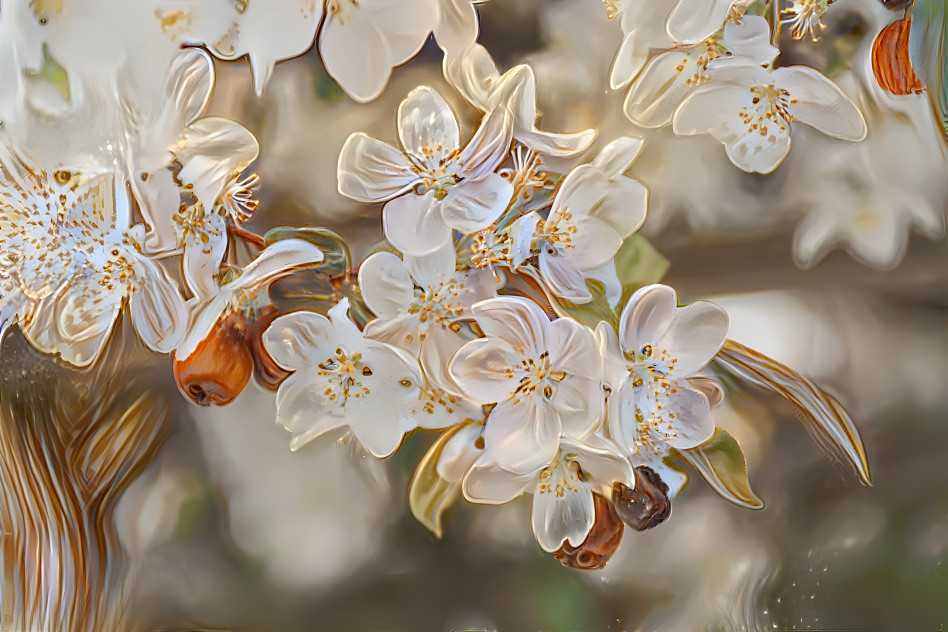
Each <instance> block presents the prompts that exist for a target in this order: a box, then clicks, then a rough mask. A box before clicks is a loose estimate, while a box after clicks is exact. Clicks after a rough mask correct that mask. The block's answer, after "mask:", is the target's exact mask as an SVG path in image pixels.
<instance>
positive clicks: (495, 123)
mask: <svg viewBox="0 0 948 632" xmlns="http://www.w3.org/2000/svg"><path fill="white" fill-rule="evenodd" d="M513 123H514V119H513V115H512V114H511V113H510V110H508V109H507V108H505V107H503V106H501V107H497V108H494V109H493V110H491V112H490V113H489V114H487V116H485V117H484V120H483V121H481V126H480V127H479V128H478V129H477V132H476V133H475V134H474V137H473V138H471V140H470V142H469V143H468V144H467V146H465V147H464V151H462V152H461V155H460V156H459V158H458V162H459V163H460V164H461V170H460V171H459V172H458V173H459V175H461V176H463V177H465V178H470V179H472V180H478V179H481V178H484V177H486V176H488V175H492V174H493V173H494V171H495V170H496V169H497V167H498V166H499V165H500V163H501V162H503V160H504V158H506V157H507V152H508V151H509V149H510V141H511V139H512V138H513Z"/></svg>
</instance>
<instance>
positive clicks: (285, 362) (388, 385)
mask: <svg viewBox="0 0 948 632" xmlns="http://www.w3.org/2000/svg"><path fill="white" fill-rule="evenodd" d="M348 309H349V302H348V300H345V299H344V300H343V301H341V302H340V303H338V304H337V305H336V306H335V307H333V308H332V309H331V310H330V311H329V318H326V317H325V316H322V315H320V314H315V313H313V312H305V311H304V312H294V313H292V314H287V315H286V316H280V317H279V318H277V319H275V320H274V321H273V323H272V324H271V325H270V327H269V328H268V329H267V331H266V332H264V337H263V341H264V345H265V346H266V349H267V351H268V352H269V353H270V355H271V356H273V359H274V360H276V362H277V363H278V364H280V365H281V366H282V367H283V368H285V369H287V370H290V371H293V372H294V373H293V375H291V376H290V377H289V378H287V379H286V381H284V382H283V384H281V385H280V389H279V391H278V392H277V422H278V423H280V424H282V425H283V427H285V428H286V429H287V430H289V431H290V432H291V433H293V438H292V439H291V441H290V448H291V449H293V450H297V449H299V448H300V447H302V446H303V445H305V444H307V443H309V442H310V441H312V440H313V439H315V438H317V437H319V436H320V435H322V434H324V433H326V432H329V431H330V430H334V429H336V428H341V427H348V429H349V430H350V431H351V432H352V434H353V435H354V436H355V438H356V439H358V440H359V442H360V443H362V445H364V446H365V448H366V449H367V450H368V451H369V452H371V453H372V454H373V455H374V456H376V457H387V456H389V455H391V454H392V453H393V452H395V450H396V449H398V446H399V444H401V441H402V437H404V435H405V433H406V432H409V431H411V430H413V429H414V428H417V427H418V426H419V425H421V423H424V424H425V427H430V428H443V427H446V426H449V425H453V424H455V423H458V422H459V421H461V420H462V419H463V417H462V418H460V419H459V416H460V415H463V414H466V413H467V412H468V411H467V410H466V409H465V410H463V411H460V410H456V409H455V407H454V405H453V402H451V401H450V400H449V399H445V398H432V397H431V395H430V393H429V392H428V391H426V390H425V388H424V382H423V378H422V376H421V373H420V372H419V370H418V366H417V364H416V363H414V362H413V361H411V359H410V358H408V357H407V356H405V355H404V354H401V353H399V352H398V351H397V350H395V349H394V348H392V347H390V346H388V345H386V344H383V343H381V342H376V341H374V340H369V339H368V338H365V337H364V336H363V335H362V332H360V331H359V330H358V328H357V327H356V326H355V324H354V323H352V322H351V321H350V320H349V319H348V317H347V316H346V312H347V311H348Z"/></svg>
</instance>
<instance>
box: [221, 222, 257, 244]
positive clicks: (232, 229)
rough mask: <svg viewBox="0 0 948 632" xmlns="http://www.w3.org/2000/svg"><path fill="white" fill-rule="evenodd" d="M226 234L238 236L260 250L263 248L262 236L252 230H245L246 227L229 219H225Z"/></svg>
mask: <svg viewBox="0 0 948 632" xmlns="http://www.w3.org/2000/svg"><path fill="white" fill-rule="evenodd" d="M227 234H228V235H233V236H234V237H240V238H241V239H243V240H244V241H245V242H247V243H250V244H253V245H254V246H256V247H257V248H259V249H260V250H263V247H264V245H265V244H264V241H263V237H261V236H260V235H258V234H257V233H255V232H253V231H249V230H247V229H246V228H241V227H240V226H238V225H237V224H235V223H234V221H233V220H231V219H229V220H227Z"/></svg>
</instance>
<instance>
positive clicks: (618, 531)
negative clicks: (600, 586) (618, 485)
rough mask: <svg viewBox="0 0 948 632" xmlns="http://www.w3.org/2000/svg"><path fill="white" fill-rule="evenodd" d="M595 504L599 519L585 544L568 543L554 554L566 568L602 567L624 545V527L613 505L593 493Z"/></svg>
mask: <svg viewBox="0 0 948 632" xmlns="http://www.w3.org/2000/svg"><path fill="white" fill-rule="evenodd" d="M593 502H594V503H595V507H596V519H595V522H593V526H592V528H591V529H590V530H589V534H588V535H587V536H586V539H585V540H583V543H582V544H580V545H579V546H573V545H572V544H570V543H569V540H567V541H566V542H564V543H563V546H561V547H560V548H559V549H557V551H556V552H555V553H554V554H553V557H555V558H556V560H557V561H558V562H559V563H560V564H562V565H563V566H568V567H570V568H578V569H581V570H587V571H591V570H596V569H599V568H602V567H604V566H605V565H606V562H608V561H609V560H610V559H612V554H613V553H615V552H616V549H618V548H619V543H620V542H622V532H623V531H624V530H625V527H623V526H622V521H621V520H619V516H618V515H617V514H616V511H615V509H613V507H612V503H611V502H609V500H608V499H606V498H605V497H603V496H600V495H599V494H593Z"/></svg>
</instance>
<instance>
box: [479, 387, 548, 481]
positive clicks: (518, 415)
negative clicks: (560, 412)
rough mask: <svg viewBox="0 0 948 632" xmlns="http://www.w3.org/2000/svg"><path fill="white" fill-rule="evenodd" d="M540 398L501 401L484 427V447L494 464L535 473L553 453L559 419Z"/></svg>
mask: <svg viewBox="0 0 948 632" xmlns="http://www.w3.org/2000/svg"><path fill="white" fill-rule="evenodd" d="M549 412H550V408H549V406H548V405H547V404H545V403H544V402H543V401H542V399H541V398H539V397H537V398H529V397H527V398H524V399H522V400H520V401H519V402H517V401H515V400H506V401H502V402H500V403H498V404H497V406H495V407H494V410H492V411H491V413H490V416H489V417H488V418H487V425H486V426H485V427H484V449H485V450H486V452H487V454H488V455H490V457H491V458H492V459H494V460H495V461H496V462H497V464H498V465H499V466H500V467H502V468H504V469H505V470H508V471H510V472H514V473H516V474H530V473H532V472H538V471H539V470H541V469H542V468H544V467H546V466H547V465H549V463H550V461H552V460H553V457H555V456H556V450H557V446H558V445H559V438H560V420H559V418H558V417H556V416H555V415H551V414H549Z"/></svg>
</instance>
